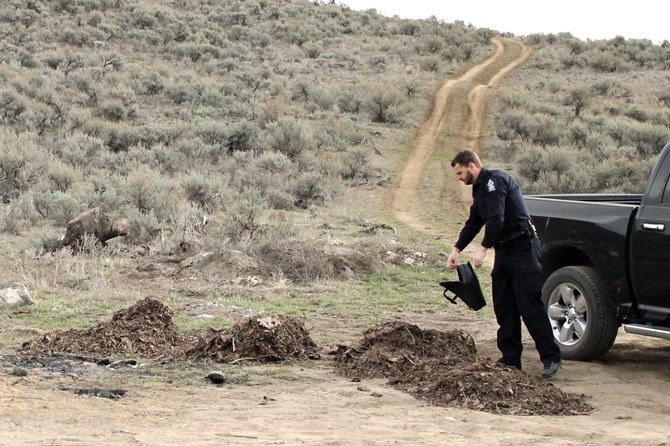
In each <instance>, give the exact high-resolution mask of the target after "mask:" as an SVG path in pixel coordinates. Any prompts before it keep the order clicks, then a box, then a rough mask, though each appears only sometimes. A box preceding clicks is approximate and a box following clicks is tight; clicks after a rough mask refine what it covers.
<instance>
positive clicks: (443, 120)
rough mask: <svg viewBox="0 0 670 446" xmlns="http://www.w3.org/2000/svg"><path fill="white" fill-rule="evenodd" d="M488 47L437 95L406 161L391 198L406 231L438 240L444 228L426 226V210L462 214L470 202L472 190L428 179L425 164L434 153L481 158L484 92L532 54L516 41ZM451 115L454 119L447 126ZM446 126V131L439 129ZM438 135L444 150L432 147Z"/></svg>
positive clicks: (496, 40)
mask: <svg viewBox="0 0 670 446" xmlns="http://www.w3.org/2000/svg"><path fill="white" fill-rule="evenodd" d="M492 43H493V44H494V45H495V49H494V52H493V54H492V55H491V56H490V57H489V58H488V59H486V60H485V61H484V62H482V63H481V64H479V65H476V66H474V67H473V68H471V69H470V70H468V71H467V72H466V73H465V74H463V75H462V76H461V77H459V78H458V79H451V80H447V81H446V82H444V84H443V85H442V86H441V87H440V88H439V90H438V91H437V92H436V94H435V98H434V108H433V110H432V112H431V114H430V116H429V117H428V119H426V121H425V122H424V123H423V125H422V126H421V128H420V129H419V131H418V133H417V134H416V136H415V137H414V140H413V142H412V147H411V152H410V155H409V158H408V160H407V163H406V165H405V167H404V169H403V171H402V173H401V175H400V180H399V182H398V185H397V188H396V190H395V192H394V194H393V198H392V209H393V212H394V215H395V216H396V218H398V220H400V221H401V222H402V223H403V224H405V225H407V226H409V227H410V228H412V229H414V230H417V231H420V232H423V233H425V234H428V235H431V236H433V237H436V238H439V237H441V233H443V232H444V228H442V225H441V224H431V223H428V222H426V221H425V220H426V219H425V218H424V216H425V215H426V214H430V211H428V209H434V208H436V206H438V207H441V206H440V205H442V203H440V202H454V203H456V204H457V209H454V208H452V210H457V211H458V212H459V213H463V212H464V211H465V210H466V209H467V205H466V203H469V201H470V188H469V187H466V186H464V185H461V184H460V183H458V182H457V181H456V179H455V178H453V175H452V172H451V170H450V169H447V172H444V170H442V171H440V169H437V172H429V173H427V171H428V170H429V169H427V166H429V162H430V161H431V160H432V159H433V158H434V155H435V151H436V149H438V150H440V151H441V152H440V153H439V155H440V159H442V160H444V159H447V158H448V159H451V158H452V157H453V155H455V154H456V152H457V151H458V150H460V149H462V148H468V149H470V150H473V151H476V152H480V151H479V141H480V139H481V137H482V124H483V117H484V113H485V106H486V92H487V91H488V87H490V86H492V85H494V84H496V83H497V82H499V81H500V80H501V79H502V78H503V77H504V76H505V75H506V74H508V73H509V72H510V71H512V70H513V69H514V68H516V67H517V66H519V65H520V64H522V63H523V62H524V61H525V60H526V59H527V58H528V56H529V55H530V52H531V50H530V48H528V47H527V46H525V45H524V44H523V43H521V42H519V41H516V40H508V39H499V38H494V39H493V41H492ZM459 109H460V110H461V111H460V112H459ZM450 115H451V116H452V117H453V118H454V119H451V120H450V119H449V117H450ZM444 126H446V129H443V127H444ZM441 135H447V139H448V141H447V144H442V145H441V147H436V144H437V141H438V137H440V136H441ZM443 162H444V161H443ZM433 167H434V166H433ZM449 167H450V166H449ZM432 170H435V169H434V168H433V169H432ZM437 176H441V178H437ZM447 179H448V180H449V181H446V180H447ZM439 184H442V185H443V187H442V191H441V192H440V193H439V197H437V198H435V197H433V200H432V201H433V202H432V203H431V202H430V201H431V200H429V199H427V197H428V196H429V195H431V193H430V192H427V193H426V190H427V189H431V188H433V189H434V188H436V187H437V188H439V186H436V185H439ZM433 195H434V194H433ZM433 220H434V219H433ZM436 226H438V227H437V228H436Z"/></svg>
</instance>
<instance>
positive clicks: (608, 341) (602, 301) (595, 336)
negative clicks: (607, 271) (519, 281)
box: [542, 266, 619, 361]
mask: <svg viewBox="0 0 670 446" xmlns="http://www.w3.org/2000/svg"><path fill="white" fill-rule="evenodd" d="M542 302H543V303H544V306H545V308H546V309H547V316H549V321H550V322H551V326H552V331H553V333H554V339H555V340H556V343H557V344H558V346H559V347H560V349H561V354H562V356H563V358H564V359H572V360H576V361H589V360H592V359H596V358H598V357H600V356H602V355H604V354H605V353H607V351H608V350H609V349H610V347H612V344H613V343H614V340H615V339H616V335H617V331H618V330H619V322H618V319H617V317H616V314H615V312H614V307H613V306H612V305H610V304H609V303H608V302H607V300H606V298H605V293H604V291H603V287H602V284H601V281H600V277H599V276H598V273H596V271H595V270H594V269H593V268H591V267H588V266H566V267H565V268H561V269H559V270H556V271H555V272H554V273H553V274H552V275H551V276H549V278H548V279H547V281H546V282H545V283H544V287H543V288H542Z"/></svg>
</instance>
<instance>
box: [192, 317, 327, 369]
mask: <svg viewBox="0 0 670 446" xmlns="http://www.w3.org/2000/svg"><path fill="white" fill-rule="evenodd" d="M187 357H189V358H192V359H212V360H214V361H217V362H235V361H242V360H245V361H255V362H277V361H283V360H287V359H318V357H319V355H318V348H317V345H316V344H315V343H314V341H312V339H311V338H310V336H309V332H308V331H307V330H306V329H305V326H304V324H303V323H302V321H300V320H299V319H296V318H293V317H290V316H274V317H267V318H252V319H248V320H247V321H244V322H239V323H237V324H236V325H235V326H234V327H233V328H232V329H230V330H213V329H210V330H209V331H208V332H207V333H205V334H204V335H202V336H201V337H200V339H199V341H198V343H197V345H196V346H195V347H194V348H193V349H191V350H190V351H188V352H187Z"/></svg>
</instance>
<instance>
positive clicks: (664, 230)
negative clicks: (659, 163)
mask: <svg viewBox="0 0 670 446" xmlns="http://www.w3.org/2000/svg"><path fill="white" fill-rule="evenodd" d="M668 158H670V157H667V156H666V157H665V163H664V164H665V165H666V166H665V167H666V168H665V169H663V168H661V169H659V170H658V171H657V172H656V174H657V178H654V177H652V178H650V181H651V182H654V183H656V184H655V185H653V184H650V186H649V188H648V190H647V192H646V194H645V197H644V199H643V205H642V206H641V207H640V211H639V213H638V215H637V218H636V221H635V227H634V229H633V233H632V243H631V258H630V261H631V270H632V282H633V289H634V290H635V293H636V297H637V302H638V305H639V307H640V308H641V309H645V310H649V311H653V312H659V313H666V314H670V181H669V179H668V170H669V169H668V166H667V165H668V164H670V162H668V161H670V159H668Z"/></svg>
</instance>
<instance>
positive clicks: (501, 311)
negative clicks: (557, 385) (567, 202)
mask: <svg viewBox="0 0 670 446" xmlns="http://www.w3.org/2000/svg"><path fill="white" fill-rule="evenodd" d="M451 166H452V167H453V168H454V171H455V172H456V176H457V177H458V179H459V180H460V181H463V182H464V183H465V184H468V185H472V198H473V203H472V206H471V207H470V216H469V217H468V219H467V221H466V222H465V225H464V226H463V229H462V230H461V233H460V235H459V237H458V241H457V242H456V244H455V245H454V249H453V250H452V251H451V254H450V255H449V259H448V261H447V264H448V266H449V268H451V269H454V268H456V266H457V265H458V263H459V262H458V256H459V253H460V252H461V251H462V250H463V249H464V248H465V247H466V246H467V245H468V244H469V243H470V242H471V241H472V240H473V239H474V238H475V236H476V235H477V234H478V233H479V231H480V230H481V228H482V227H484V238H483V239H482V243H481V246H480V247H479V249H478V250H477V254H476V255H475V262H474V263H475V268H479V267H480V266H482V263H483V262H484V258H485V257H486V254H487V252H488V250H489V249H491V248H494V249H495V264H494V267H493V272H492V273H491V277H492V279H493V309H494V311H495V314H496V320H497V321H498V327H499V328H498V336H497V344H498V349H499V350H500V352H501V353H502V358H500V359H499V360H498V362H499V363H501V364H503V365H506V366H511V367H516V368H518V369H520V368H521V351H522V349H523V346H522V343H521V320H522V319H523V322H524V324H525V325H526V328H527V329H528V332H529V333H530V335H531V337H532V338H533V340H534V341H535V348H536V349H537V351H538V353H539V354H540V360H541V361H542V363H543V365H544V369H543V371H542V376H543V377H545V378H550V377H552V376H554V375H555V374H556V373H557V372H558V370H559V369H560V368H561V352H560V350H559V348H558V345H557V344H556V342H555V341H554V335H553V333H552V329H551V324H550V323H549V318H548V317H547V314H546V312H545V309H544V305H543V304H542V265H541V264H540V240H539V239H538V238H537V235H536V233H535V228H534V227H533V225H532V223H531V221H530V215H529V214H528V209H527V208H526V203H525V201H524V199H523V195H522V193H521V189H520V188H519V185H518V183H517V182H516V181H515V180H514V178H512V177H511V176H510V175H509V174H508V173H506V172H503V171H501V170H488V169H486V168H484V167H483V166H482V163H481V161H480V160H479V157H478V156H477V154H475V153H473V152H471V151H469V150H463V151H461V152H459V153H458V154H457V155H456V157H455V158H454V159H453V160H452V161H451Z"/></svg>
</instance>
